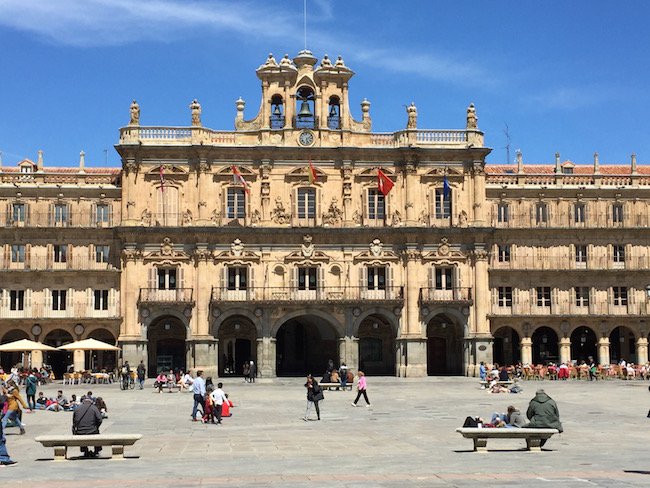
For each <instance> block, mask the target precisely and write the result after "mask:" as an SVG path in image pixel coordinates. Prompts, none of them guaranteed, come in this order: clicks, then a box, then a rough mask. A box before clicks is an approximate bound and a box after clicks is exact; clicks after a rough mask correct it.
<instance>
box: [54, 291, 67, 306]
mask: <svg viewBox="0 0 650 488" xmlns="http://www.w3.org/2000/svg"><path fill="white" fill-rule="evenodd" d="M67 294H68V293H67V290H52V310H65V305H66V296H67Z"/></svg>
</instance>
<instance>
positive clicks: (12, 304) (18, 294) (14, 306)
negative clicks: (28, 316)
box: [9, 290, 25, 310]
mask: <svg viewBox="0 0 650 488" xmlns="http://www.w3.org/2000/svg"><path fill="white" fill-rule="evenodd" d="M24 309H25V290H11V291H10V292H9V310H24Z"/></svg>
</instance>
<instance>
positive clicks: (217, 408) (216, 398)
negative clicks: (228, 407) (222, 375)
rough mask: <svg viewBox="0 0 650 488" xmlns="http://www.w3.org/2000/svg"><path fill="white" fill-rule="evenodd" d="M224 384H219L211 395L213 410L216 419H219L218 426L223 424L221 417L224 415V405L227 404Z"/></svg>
mask: <svg viewBox="0 0 650 488" xmlns="http://www.w3.org/2000/svg"><path fill="white" fill-rule="evenodd" d="M222 388H223V383H217V388H216V389H215V390H214V391H213V392H212V393H210V398H211V399H212V410H213V414H214V416H215V417H217V424H220V423H221V416H222V414H223V410H222V408H223V404H224V402H227V401H228V399H227V398H226V394H225V393H224V392H223V389H222Z"/></svg>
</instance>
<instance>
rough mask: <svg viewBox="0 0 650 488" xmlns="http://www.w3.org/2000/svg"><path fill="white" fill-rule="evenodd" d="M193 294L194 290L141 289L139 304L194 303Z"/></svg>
mask: <svg viewBox="0 0 650 488" xmlns="http://www.w3.org/2000/svg"><path fill="white" fill-rule="evenodd" d="M193 292H194V289H193V288H175V289H173V290H159V289H158V288H140V296H139V297H138V303H169V304H172V303H194V299H193Z"/></svg>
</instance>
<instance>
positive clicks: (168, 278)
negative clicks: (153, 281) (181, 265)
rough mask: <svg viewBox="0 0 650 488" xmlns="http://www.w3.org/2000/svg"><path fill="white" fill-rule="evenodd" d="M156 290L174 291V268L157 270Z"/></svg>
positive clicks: (175, 274)
mask: <svg viewBox="0 0 650 488" xmlns="http://www.w3.org/2000/svg"><path fill="white" fill-rule="evenodd" d="M157 272H158V289H159V290H175V289H176V287H177V282H176V276H177V269H176V268H158V269H157Z"/></svg>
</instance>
